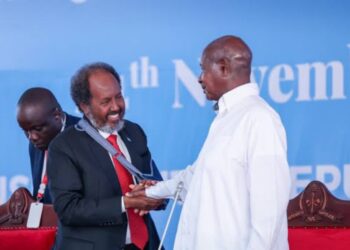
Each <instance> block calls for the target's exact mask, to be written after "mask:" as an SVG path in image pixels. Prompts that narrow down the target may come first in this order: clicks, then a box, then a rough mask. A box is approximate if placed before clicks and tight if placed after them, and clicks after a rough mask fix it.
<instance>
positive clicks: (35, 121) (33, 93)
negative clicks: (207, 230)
mask: <svg viewBox="0 0 350 250" xmlns="http://www.w3.org/2000/svg"><path fill="white" fill-rule="evenodd" d="M78 121H79V118H78V117H74V116H71V115H68V114H67V113H65V112H63V111H62V109H61V106H60V104H59V103H58V102H57V99H56V98H55V96H54V95H53V93H52V92H51V91H50V90H48V89H46V88H40V87H36V88H30V89H27V90H26V91H25V92H24V93H23V94H22V95H21V97H20V98H19V100H18V103H17V122H18V124H19V126H20V127H21V128H22V129H23V131H24V133H25V134H26V136H27V137H28V139H29V156H30V166H31V172H32V182H33V196H34V197H35V198H38V193H39V196H42V197H40V198H41V201H42V202H44V203H51V197H50V193H49V190H48V188H46V187H45V186H44V185H46V184H45V182H46V177H45V176H46V173H45V172H46V171H45V170H44V171H43V169H44V168H45V166H44V165H45V162H46V160H47V159H45V151H46V150H47V148H48V146H49V144H50V142H51V140H52V139H53V138H55V136H56V135H57V134H58V133H60V132H61V131H63V130H64V129H65V128H66V127H69V126H71V125H73V124H75V123H77V122H78ZM40 184H44V185H41V188H40ZM39 189H40V191H39ZM38 191H39V192H38ZM41 192H43V193H42V194H41Z"/></svg>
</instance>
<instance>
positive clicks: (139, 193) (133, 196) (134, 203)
mask: <svg viewBox="0 0 350 250" xmlns="http://www.w3.org/2000/svg"><path fill="white" fill-rule="evenodd" d="M156 183H157V181H152V180H143V181H141V182H140V183H139V184H137V185H134V184H131V185H130V186H129V187H130V188H131V191H130V192H128V193H126V194H125V196H124V204H125V208H134V212H135V213H137V214H139V215H140V216H143V215H145V214H147V213H148V212H149V211H150V210H154V209H157V208H158V207H159V206H160V205H162V204H163V201H164V200H162V199H153V198H149V197H147V196H146V191H145V190H146V188H147V187H149V186H153V185H155V184H156Z"/></svg>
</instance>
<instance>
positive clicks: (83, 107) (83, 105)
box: [79, 103, 90, 115]
mask: <svg viewBox="0 0 350 250" xmlns="http://www.w3.org/2000/svg"><path fill="white" fill-rule="evenodd" d="M79 108H80V109H81V110H82V111H83V113H84V115H87V114H89V113H90V106H89V105H87V104H86V103H80V104H79Z"/></svg>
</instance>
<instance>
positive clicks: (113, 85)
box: [89, 70, 121, 98]
mask: <svg viewBox="0 0 350 250" xmlns="http://www.w3.org/2000/svg"><path fill="white" fill-rule="evenodd" d="M89 87H90V93H91V95H92V97H97V98H98V97H103V96H109V95H115V94H118V93H120V92H121V89H120V83H119V82H118V80H117V79H116V78H115V77H114V76H113V74H111V73H109V72H107V71H103V70H98V71H95V72H93V73H92V74H91V75H90V76H89Z"/></svg>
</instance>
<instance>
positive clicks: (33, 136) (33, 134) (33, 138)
mask: <svg viewBox="0 0 350 250" xmlns="http://www.w3.org/2000/svg"><path fill="white" fill-rule="evenodd" d="M27 136H28V139H29V140H30V141H36V140H38V139H39V136H38V134H37V133H36V132H34V131H31V130H28V131H27Z"/></svg>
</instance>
